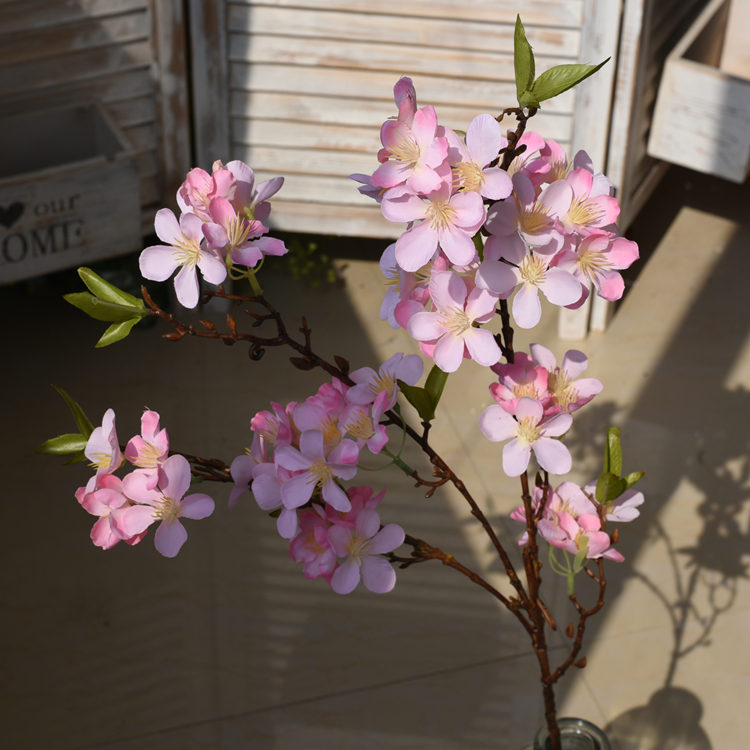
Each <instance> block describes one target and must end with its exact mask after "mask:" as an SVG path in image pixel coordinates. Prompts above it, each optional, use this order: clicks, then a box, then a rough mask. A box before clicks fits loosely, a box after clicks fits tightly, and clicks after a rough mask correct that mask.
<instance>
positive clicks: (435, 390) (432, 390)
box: [424, 365, 448, 410]
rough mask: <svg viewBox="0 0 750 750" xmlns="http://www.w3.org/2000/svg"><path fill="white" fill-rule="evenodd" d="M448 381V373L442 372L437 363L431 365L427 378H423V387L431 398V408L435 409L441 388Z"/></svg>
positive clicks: (441, 391) (440, 394) (441, 392)
mask: <svg viewBox="0 0 750 750" xmlns="http://www.w3.org/2000/svg"><path fill="white" fill-rule="evenodd" d="M447 382H448V373H447V372H443V370H441V369H440V368H439V367H438V366H437V365H433V366H432V369H431V370H430V373H429V375H428V376H427V380H425V384H424V389H425V390H426V391H427V395H428V396H429V397H430V398H431V399H432V407H433V410H434V409H437V405H438V404H439V403H440V397H441V396H442V395H443V388H445V384H446V383H447Z"/></svg>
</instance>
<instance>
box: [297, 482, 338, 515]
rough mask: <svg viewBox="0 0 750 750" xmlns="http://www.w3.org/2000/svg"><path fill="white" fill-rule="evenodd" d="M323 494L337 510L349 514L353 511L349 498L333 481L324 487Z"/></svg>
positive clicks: (324, 498)
mask: <svg viewBox="0 0 750 750" xmlns="http://www.w3.org/2000/svg"><path fill="white" fill-rule="evenodd" d="M350 478H351V477H350ZM287 484H288V483H287ZM285 486H286V485H285ZM321 494H322V495H323V500H325V502H327V503H328V504H329V505H330V506H331V507H332V508H334V509H335V510H338V511H341V512H342V513H347V512H348V511H350V510H351V509H352V504H351V501H350V500H349V496H348V495H347V494H346V492H344V490H342V489H341V487H339V486H338V484H336V482H334V481H333V480H332V479H331V480H330V481H328V482H326V483H325V484H324V485H323V488H322V491H321Z"/></svg>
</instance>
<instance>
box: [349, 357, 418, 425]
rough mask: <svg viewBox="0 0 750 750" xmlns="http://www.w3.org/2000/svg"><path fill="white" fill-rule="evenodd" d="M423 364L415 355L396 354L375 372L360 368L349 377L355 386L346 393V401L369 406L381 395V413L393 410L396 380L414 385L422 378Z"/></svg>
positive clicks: (370, 369) (396, 391) (396, 387)
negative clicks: (383, 394) (383, 398)
mask: <svg viewBox="0 0 750 750" xmlns="http://www.w3.org/2000/svg"><path fill="white" fill-rule="evenodd" d="M422 369H423V364H422V360H421V358H420V357H418V356H417V355H416V354H403V353H402V352H398V353H397V354H394V355H393V356H392V357H390V358H389V359H388V360H387V361H386V362H384V363H383V364H382V365H381V366H380V367H379V368H378V371H377V372H375V370H373V369H372V368H371V367H360V368H359V369H358V370H354V372H352V373H351V375H350V377H351V379H352V380H353V381H354V383H355V385H353V386H352V387H351V389H350V390H349V391H348V393H347V396H346V397H347V399H348V400H349V401H351V402H352V403H354V404H371V403H372V402H373V401H375V400H376V399H377V398H378V396H379V395H380V394H381V393H385V394H386V397H385V400H384V403H383V407H382V408H383V411H387V410H388V409H391V408H393V406H394V404H395V403H396V399H397V398H398V384H397V382H396V381H397V380H402V381H403V382H404V383H406V384H407V385H416V383H417V381H418V380H419V379H420V378H421V377H422Z"/></svg>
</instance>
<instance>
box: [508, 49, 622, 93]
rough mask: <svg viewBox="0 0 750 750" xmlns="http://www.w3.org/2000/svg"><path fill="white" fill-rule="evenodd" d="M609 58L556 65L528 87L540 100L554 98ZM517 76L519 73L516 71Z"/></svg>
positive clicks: (583, 78) (592, 72) (591, 72)
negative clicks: (584, 63)
mask: <svg viewBox="0 0 750 750" xmlns="http://www.w3.org/2000/svg"><path fill="white" fill-rule="evenodd" d="M608 60H609V58H607V59H606V60H604V62H600V63H599V64H598V65H580V64H579V65H555V66H554V67H553V68H550V69H549V70H545V71H544V73H542V74H541V75H540V76H539V78H537V79H536V80H535V81H534V83H533V85H531V84H529V85H528V88H529V89H530V90H531V92H532V93H533V94H534V95H535V96H536V98H537V100H538V101H540V102H543V101H545V100H546V99H552V98H553V97H555V96H557V95H558V94H562V93H563V91H567V90H568V89H571V88H573V86H576V85H577V84H579V83H580V82H581V81H583V80H585V79H586V78H588V77H589V76H591V75H593V74H594V73H596V71H597V70H599V68H601V67H602V65H604V63H606V62H607V61H608ZM517 76H518V73H516V77H517ZM519 96H520V93H519Z"/></svg>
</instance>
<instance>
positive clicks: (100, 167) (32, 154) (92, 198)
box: [0, 103, 141, 284]
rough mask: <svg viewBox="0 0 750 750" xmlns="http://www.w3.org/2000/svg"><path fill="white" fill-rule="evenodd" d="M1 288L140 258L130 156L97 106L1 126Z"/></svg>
mask: <svg viewBox="0 0 750 750" xmlns="http://www.w3.org/2000/svg"><path fill="white" fill-rule="evenodd" d="M0 143H2V145H3V158H2V160H0V284H8V283H10V282H13V281H18V280H20V279H25V278H29V277H32V276H37V275H39V274H44V273H49V272H51V271H57V270H59V269H62V268H68V267H70V266H76V265H86V264H88V263H91V262H92V261H94V260H100V259H103V258H107V257H113V256H116V255H121V254H124V253H128V252H132V251H134V250H137V249H138V248H139V247H140V245H141V223H140V196H139V186H138V173H137V170H136V165H135V161H134V158H133V152H132V149H131V147H130V145H129V144H128V142H127V140H126V139H125V137H124V135H123V134H122V132H121V131H120V129H119V128H118V126H117V125H115V123H114V121H113V120H112V119H111V118H110V117H109V116H108V114H107V113H106V112H105V111H104V109H103V108H102V107H101V106H100V105H98V104H96V103H88V104H78V105H72V106H66V107H58V108H55V109H48V110H44V111H36V112H26V113H23V114H17V115H14V116H11V117H5V118H2V119H0Z"/></svg>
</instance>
